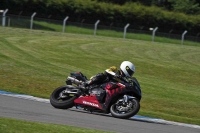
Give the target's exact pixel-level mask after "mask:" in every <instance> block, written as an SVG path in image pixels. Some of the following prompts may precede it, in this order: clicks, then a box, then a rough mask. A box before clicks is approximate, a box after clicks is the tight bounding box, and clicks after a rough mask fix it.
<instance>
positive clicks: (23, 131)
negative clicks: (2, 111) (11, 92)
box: [0, 117, 111, 133]
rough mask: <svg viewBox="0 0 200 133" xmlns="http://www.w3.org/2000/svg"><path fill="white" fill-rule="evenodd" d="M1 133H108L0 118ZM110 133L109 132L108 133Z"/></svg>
mask: <svg viewBox="0 0 200 133" xmlns="http://www.w3.org/2000/svg"><path fill="white" fill-rule="evenodd" d="M19 127H20V128H19ZM0 132H1V133H94V132H95V133H109V132H104V131H99V130H92V129H86V128H77V127H73V126H66V125H57V124H44V123H36V122H28V121H24V120H14V119H10V118H2V117H0ZM110 133H111V132H110Z"/></svg>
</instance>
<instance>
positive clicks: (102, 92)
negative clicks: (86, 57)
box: [50, 72, 142, 119]
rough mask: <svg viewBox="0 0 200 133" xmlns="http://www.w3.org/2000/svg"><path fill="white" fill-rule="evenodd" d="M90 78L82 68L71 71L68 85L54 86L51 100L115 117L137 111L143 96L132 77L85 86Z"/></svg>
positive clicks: (58, 106)
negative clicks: (85, 88)
mask: <svg viewBox="0 0 200 133" xmlns="http://www.w3.org/2000/svg"><path fill="white" fill-rule="evenodd" d="M87 81H88V79H87V77H86V76H84V75H83V74H82V73H81V72H72V73H70V76H68V77H67V80H66V85H64V86H61V87H58V88H57V89H55V90H54V91H53V92H52V94H51V96H50V103H51V105H52V106H53V107H55V108H58V109H68V108H72V107H74V106H75V107H76V108H77V109H84V110H86V111H89V112H91V113H92V112H100V113H106V114H109V113H111V115H112V116H113V117H116V118H121V119H127V118H130V117H132V116H134V115H136V114H137V113H138V111H139V110H140V100H141V97H142V93H141V88H140V84H139V83H138V81H137V79H136V78H134V77H132V78H130V79H128V82H126V83H125V82H117V81H116V80H111V81H109V82H105V83H102V84H95V85H91V86H88V91H87V92H85V91H83V89H82V84H83V83H84V82H87Z"/></svg>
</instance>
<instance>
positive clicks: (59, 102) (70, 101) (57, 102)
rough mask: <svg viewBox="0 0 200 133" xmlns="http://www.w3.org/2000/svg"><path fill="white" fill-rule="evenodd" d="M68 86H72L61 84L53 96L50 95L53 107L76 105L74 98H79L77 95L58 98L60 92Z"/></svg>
mask: <svg viewBox="0 0 200 133" xmlns="http://www.w3.org/2000/svg"><path fill="white" fill-rule="evenodd" d="M66 88H69V89H70V88H71V86H69V85H66V86H61V87H59V88H57V89H55V90H54V91H53V92H52V94H51V96H50V103H51V105H52V106H53V107H55V108H59V109H68V108H71V107H73V106H74V100H75V99H76V98H77V96H76V95H74V96H66V97H65V98H63V99H58V98H59V95H60V93H62V92H63V91H64V90H65V89H66Z"/></svg>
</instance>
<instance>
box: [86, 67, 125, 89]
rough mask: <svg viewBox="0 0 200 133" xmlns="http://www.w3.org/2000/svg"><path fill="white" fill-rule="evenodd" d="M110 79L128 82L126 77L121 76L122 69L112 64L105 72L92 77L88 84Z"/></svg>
mask: <svg viewBox="0 0 200 133" xmlns="http://www.w3.org/2000/svg"><path fill="white" fill-rule="evenodd" d="M110 80H115V81H118V82H120V81H123V82H127V80H126V78H125V77H122V76H121V73H120V70H118V69H117V67H116V66H112V67H110V68H108V69H106V70H105V72H104V73H98V74H97V75H95V76H93V77H91V78H90V80H89V81H88V82H87V83H86V86H87V85H92V84H101V83H104V82H108V81H110Z"/></svg>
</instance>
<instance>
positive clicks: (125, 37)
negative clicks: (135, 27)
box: [124, 24, 130, 38]
mask: <svg viewBox="0 0 200 133" xmlns="http://www.w3.org/2000/svg"><path fill="white" fill-rule="evenodd" d="M129 25H130V24H127V25H126V26H125V27H124V38H126V29H127V28H128V27H129Z"/></svg>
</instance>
